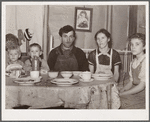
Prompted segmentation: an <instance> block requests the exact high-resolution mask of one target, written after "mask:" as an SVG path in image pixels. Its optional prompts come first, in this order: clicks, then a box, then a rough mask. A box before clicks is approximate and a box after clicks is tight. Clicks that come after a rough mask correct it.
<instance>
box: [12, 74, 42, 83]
mask: <svg viewBox="0 0 150 122" xmlns="http://www.w3.org/2000/svg"><path fill="white" fill-rule="evenodd" d="M41 78H42V77H41V76H40V77H39V78H37V79H33V78H31V77H30V76H28V77H24V78H16V79H15V80H14V82H15V83H18V84H19V85H34V84H35V83H38V82H40V81H41Z"/></svg>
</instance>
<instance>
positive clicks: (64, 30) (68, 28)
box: [59, 25, 76, 37]
mask: <svg viewBox="0 0 150 122" xmlns="http://www.w3.org/2000/svg"><path fill="white" fill-rule="evenodd" d="M70 31H73V35H74V37H76V33H75V30H74V28H73V27H72V26H70V25H66V26H64V27H62V28H60V30H59V35H60V36H61V37H62V34H63V33H68V32H70Z"/></svg>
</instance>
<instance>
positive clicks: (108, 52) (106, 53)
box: [97, 48, 111, 55]
mask: <svg viewBox="0 0 150 122" xmlns="http://www.w3.org/2000/svg"><path fill="white" fill-rule="evenodd" d="M97 50H98V55H99V54H104V55H108V54H109V55H110V50H111V49H110V48H109V49H108V51H107V52H105V53H102V52H100V50H99V48H98V49H97Z"/></svg>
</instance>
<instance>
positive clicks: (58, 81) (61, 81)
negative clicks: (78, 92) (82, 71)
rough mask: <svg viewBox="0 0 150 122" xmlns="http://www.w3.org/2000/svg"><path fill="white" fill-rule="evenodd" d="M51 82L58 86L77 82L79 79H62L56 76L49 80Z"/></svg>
mask: <svg viewBox="0 0 150 122" xmlns="http://www.w3.org/2000/svg"><path fill="white" fill-rule="evenodd" d="M51 82H52V83H54V84H56V85H58V86H71V85H73V84H75V83H78V82H79V81H78V80H76V79H71V78H70V79H64V78H56V79H53V80H51Z"/></svg>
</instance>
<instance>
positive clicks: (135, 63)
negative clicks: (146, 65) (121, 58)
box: [132, 54, 145, 69]
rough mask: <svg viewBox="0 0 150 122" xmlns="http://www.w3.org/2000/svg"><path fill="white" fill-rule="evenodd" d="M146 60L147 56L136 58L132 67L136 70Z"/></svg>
mask: <svg viewBox="0 0 150 122" xmlns="http://www.w3.org/2000/svg"><path fill="white" fill-rule="evenodd" d="M144 58H145V54H144V55H142V56H141V57H140V58H139V59H137V58H135V59H134V60H133V64H132V67H133V68H134V69H135V68H136V67H137V66H138V65H139V64H140V63H141V62H142V61H143V59H144Z"/></svg>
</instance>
